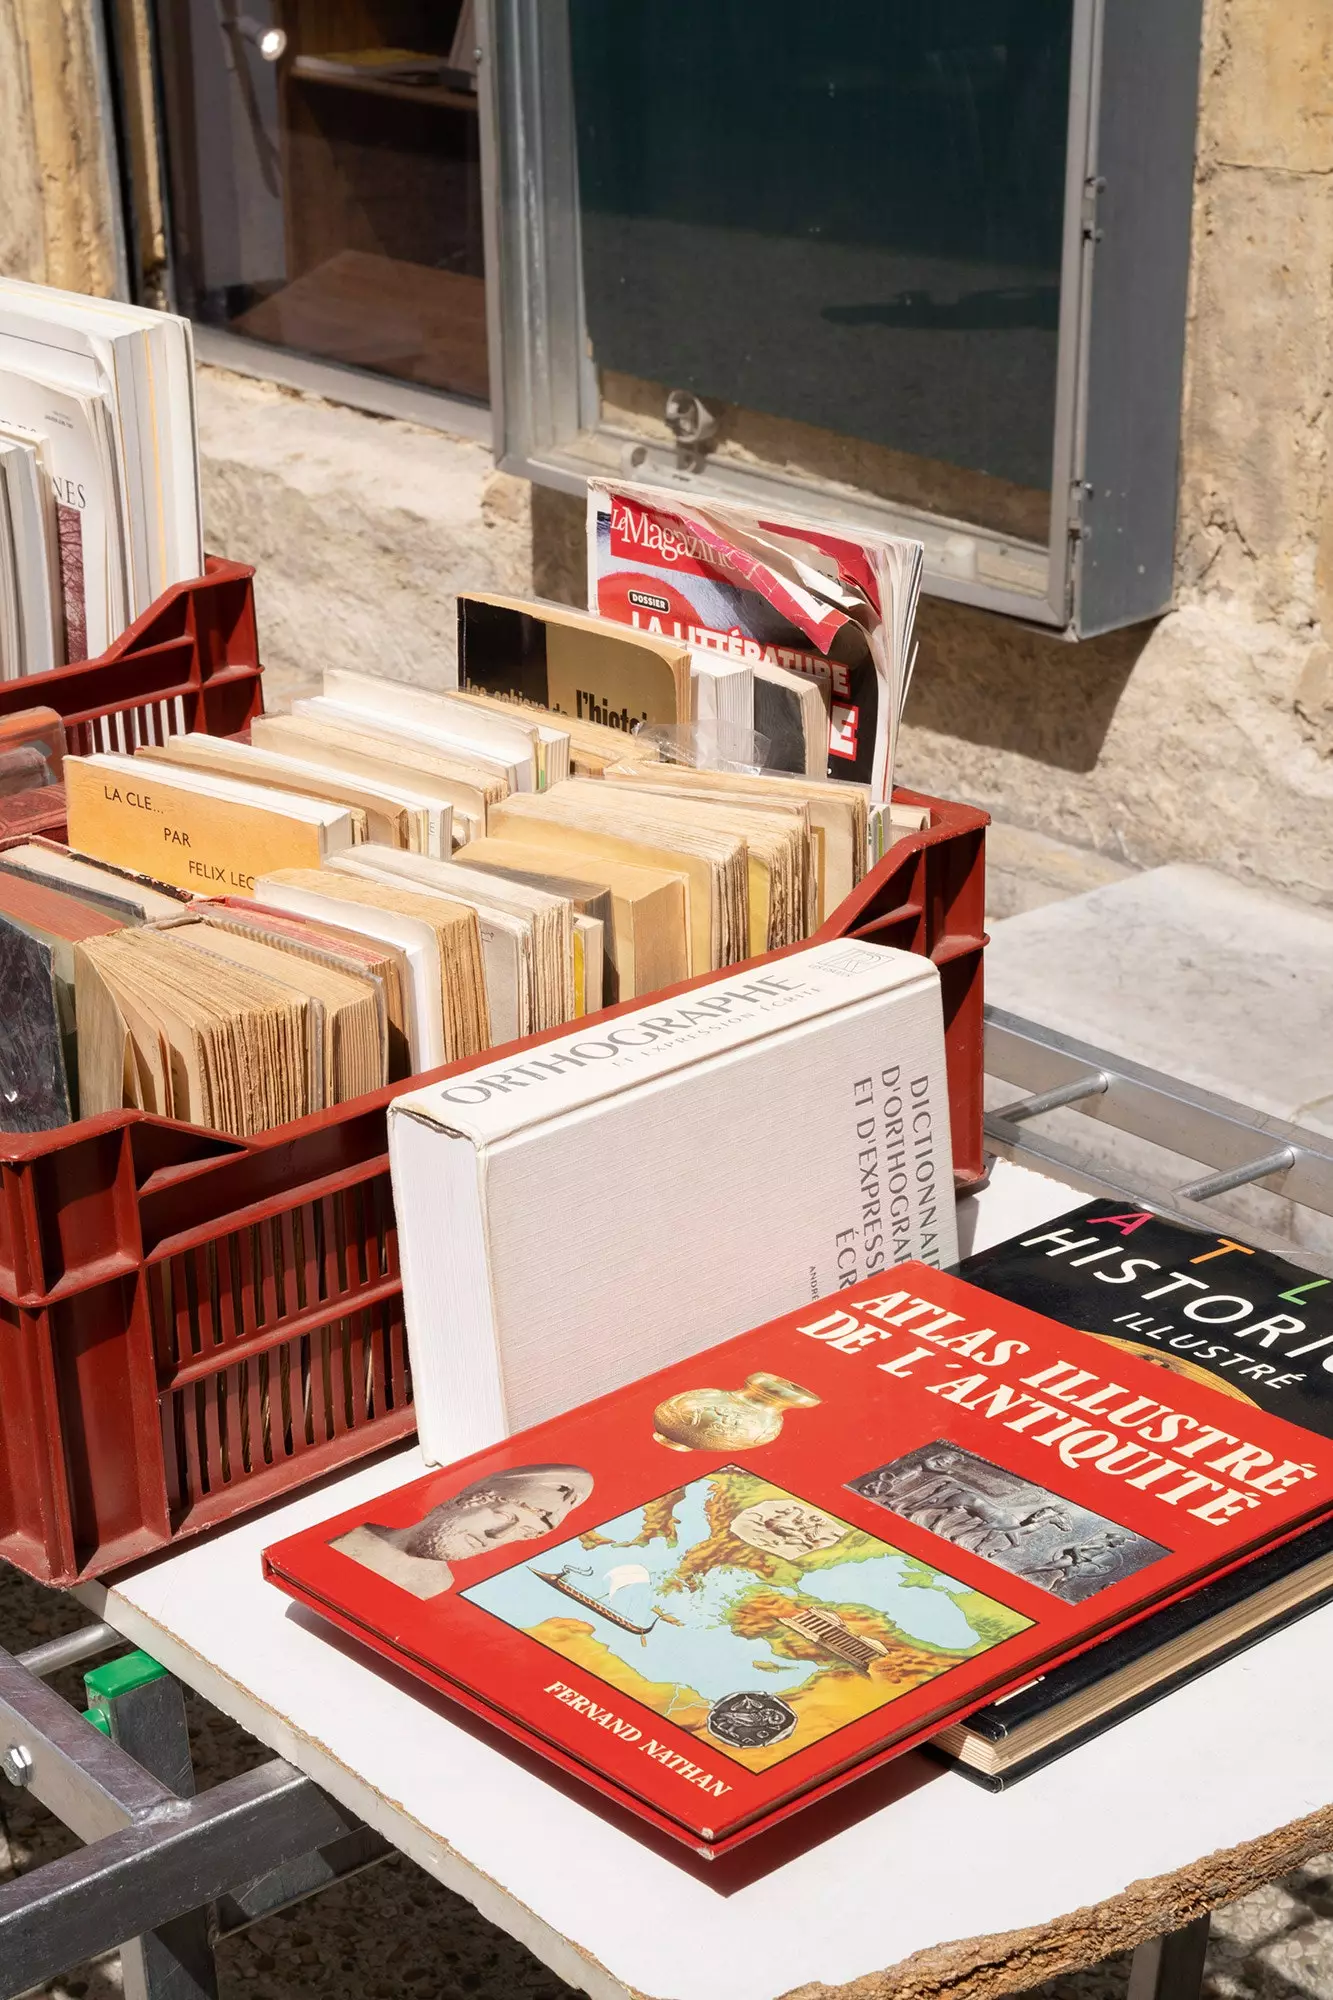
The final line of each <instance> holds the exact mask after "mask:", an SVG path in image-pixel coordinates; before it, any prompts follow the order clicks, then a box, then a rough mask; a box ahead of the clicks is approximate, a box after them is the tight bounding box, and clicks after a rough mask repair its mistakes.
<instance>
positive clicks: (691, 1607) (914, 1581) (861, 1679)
mask: <svg viewBox="0 0 1333 2000" xmlns="http://www.w3.org/2000/svg"><path fill="white" fill-rule="evenodd" d="M462 1595H463V1596H464V1597H465V1598H466V1599H467V1600H468V1601H469V1602H470V1603H472V1604H476V1605H480V1606H481V1607H482V1608H483V1609H484V1610H486V1611H489V1612H490V1613H492V1615H493V1616H495V1617H496V1618H500V1619H502V1620H503V1621H504V1623H505V1624H507V1625H511V1626H513V1627H515V1628H516V1629H517V1630H519V1631H521V1632H525V1633H527V1635H528V1636H529V1637H530V1638H532V1639H535V1640H537V1641H538V1642H539V1643H540V1644H541V1645H543V1646H546V1647H549V1648H550V1650H551V1651H552V1652H553V1653H559V1654H560V1656H561V1657H562V1658H563V1659H565V1660H568V1661H570V1662H571V1663H572V1664H573V1665H575V1666H579V1667H582V1668H583V1669H584V1670H585V1671H586V1672H588V1673H591V1674H595V1675H596V1676H597V1678H598V1679H599V1680H601V1681H603V1682H605V1683H607V1684H608V1685H609V1686H611V1687H613V1688H616V1689H618V1690H619V1691H620V1692H621V1693H623V1694H625V1695H630V1696H632V1697H633V1698H634V1700H636V1701H638V1702H641V1703H642V1704H643V1705H644V1707H646V1708H649V1709H652V1710H653V1711H654V1712H655V1713H656V1714H658V1715H661V1716H665V1717H667V1718H668V1719H669V1720H670V1721H671V1722H673V1723H674V1724H675V1725H676V1727H677V1728H679V1729H684V1730H688V1731H689V1732H691V1733H692V1734H694V1735H696V1736H697V1737H698V1738H699V1739H700V1745H701V1747H703V1746H704V1745H707V1746H709V1747H711V1748H713V1749H715V1750H718V1751H721V1752H722V1753H723V1754H724V1755H726V1756H728V1757H730V1758H733V1759H734V1760H735V1761H736V1762H737V1763H739V1764H743V1765H744V1766H745V1767H746V1768H747V1769H749V1770H751V1771H765V1770H768V1769H770V1768H771V1767H772V1766H773V1765H774V1764H777V1763H780V1762H781V1761H782V1760H783V1759H784V1758H786V1757H790V1756H793V1755H794V1754H795V1752H796V1751H798V1750H804V1749H806V1748H808V1747H809V1746H810V1745H811V1744H812V1743H818V1742H820V1741H821V1740H822V1739H823V1738H824V1737H826V1736H830V1735H832V1734H833V1733H834V1731H835V1730H838V1729H842V1728H845V1727H846V1725H847V1724H848V1723H850V1722H856V1721H858V1720H859V1719H860V1718H861V1717H862V1716H865V1715H869V1714H871V1713H872V1712H873V1711H874V1710H875V1709H878V1708H882V1707H884V1706H885V1705H886V1704H887V1703H889V1702H893V1701H896V1700H898V1699H899V1697H900V1696H902V1695H905V1694H907V1693H909V1692H910V1691H911V1689H913V1688H917V1687H920V1686H921V1685H922V1684H923V1682H926V1681H930V1680H933V1679H935V1678H936V1677H937V1676H938V1675H940V1674H943V1673H947V1672H948V1670H949V1668H950V1667H953V1666H956V1665H957V1664H958V1663H959V1661H962V1660H970V1659H973V1658H975V1657H976V1655H978V1654H979V1653H984V1652H987V1651H989V1649H990V1648H991V1647H992V1646H997V1645H999V1644H1000V1643H1001V1641H1003V1640H1005V1639H1009V1638H1012V1637H1013V1635H1014V1634H1015V1633H1017V1632H1022V1631H1024V1630H1025V1629H1026V1628H1027V1626H1028V1625H1029V1624H1030V1623H1031V1620H1030V1619H1028V1618H1025V1617H1023V1616H1022V1615H1021V1614H1020V1613H1019V1612H1016V1611H1012V1610H1010V1608H1009V1607H1008V1606H1007V1605H1004V1604H1001V1603H998V1602H997V1601H996V1600H995V1599H994V1598H991V1597H987V1596H984V1595H983V1594H982V1593H981V1592H979V1591H976V1590H972V1589H970V1588H969V1587H968V1586H967V1585H965V1584H961V1583H958V1582H956V1581H955V1580H954V1579H953V1578H952V1577H949V1576H946V1575H944V1574H943V1572H942V1571H940V1570H937V1569H934V1568H932V1567H931V1566H930V1565H929V1564H928V1563H924V1562H920V1561H918V1560H917V1559H916V1558H915V1557H912V1556H908V1555H905V1554H904V1553H903V1552H902V1550H901V1549H896V1548H894V1547H893V1546H892V1544H891V1543H889V1542H882V1541H880V1540H879V1539H878V1538H877V1537H876V1536H874V1535H870V1534H866V1533H865V1531H864V1530H863V1529H860V1528H854V1527H851V1526H849V1524H848V1523H847V1522H846V1521H843V1520H839V1519H838V1518H837V1516H836V1515H833V1514H831V1513H829V1512H828V1511H827V1509H825V1508H823V1507H817V1506H814V1505H812V1504H811V1503H810V1502H809V1501H806V1500H803V1499H801V1498H800V1497H799V1495H797V1494H794V1493H789V1492H787V1491H785V1490H784V1488H782V1487H780V1486H775V1485H773V1484H772V1482H771V1481H769V1480H766V1479H761V1478H759V1477H757V1475H756V1474H754V1473H752V1472H747V1471H745V1470H743V1469H742V1468H741V1467H739V1466H734V1465H733V1466H725V1467H723V1469H722V1470H721V1471H720V1472H713V1473H709V1474H708V1475H707V1476H706V1477H704V1478H701V1479H693V1480H691V1481H690V1482H689V1483H688V1485H685V1486H680V1487H677V1488H676V1489H675V1490H674V1491H673V1492H670V1493H665V1494H663V1495H662V1496H661V1497H660V1498H659V1499H655V1500H650V1501H649V1502H647V1503H646V1505H644V1506H642V1507H636V1508H633V1509H632V1510H631V1511H630V1512H629V1513H627V1514H622V1515H620V1516H619V1517H618V1518H617V1519H616V1520H613V1521H604V1522H602V1523H601V1524H600V1525H599V1526H598V1527H596V1528H593V1529H589V1530H587V1531H585V1532H584V1533H583V1534H582V1535H579V1536H576V1537H575V1538H574V1539H573V1540H571V1541H567V1542H562V1543H561V1544H560V1545H559V1546H558V1547H556V1548H554V1549H551V1550H548V1551H546V1552H545V1553H543V1554H541V1555H539V1556H529V1557H527V1558H525V1559H523V1560H520V1561H518V1562H516V1563H514V1564H513V1565H512V1566H511V1567H510V1568H509V1569H506V1570H501V1571H500V1572H499V1573H498V1574H497V1575H495V1576H492V1577H489V1578H487V1580H486V1581H485V1582H484V1583H480V1584H475V1585H473V1586H472V1587H471V1588H470V1589H468V1590H465V1591H464V1592H463V1593H462Z"/></svg>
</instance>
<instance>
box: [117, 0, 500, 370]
mask: <svg viewBox="0 0 1333 2000" xmlns="http://www.w3.org/2000/svg"><path fill="white" fill-rule="evenodd" d="M460 15H466V17H467V18H465V19H460ZM157 27H158V37H159V49H160V57H161V69H162V79H163V96H164V99H165V106H166V112H167V125H168V157H169V166H170V175H171V188H172V221H173V236H174V244H175V252H176V273H177V284H178V289H179V291H180V294H181V299H180V303H181V305H182V308H183V309H184V310H185V311H188V312H190V313H191V314H192V315H193V316H194V317H195V318H197V319H201V320H204V321H206V322H208V323H210V324H212V325H215V326H220V327H225V328H227V329H228V330H229V331H231V332H233V333H238V334H245V335H249V336H251V337H252V338H254V339H256V340H263V341H270V342H274V343H276V344H277V345H279V346H282V347H288V348H294V349H296V350H298V351H300V352H304V353H309V354H314V355H318V356H321V357H324V358H326V359H329V360H334V361H341V362H346V363H350V364H352V365H354V366H357V367H361V368H371V369H375V370H376V371H377V372H379V373H381V374H385V375H396V376H401V377H403V378H404V379H406V380H408V381H411V382H419V383H423V384H427V385H429V386H431V387H435V388H440V389H451V390H454V391H457V392H460V393H462V394H464V395H470V396H485V394H486V392H487V381H486V314H485V292H484V286H483V271H482V230H481V184H480V173H479V167H478V141H477V129H478V128H477V98H476V91H475V73H474V71H475V64H474V60H473V54H472V43H473V40H474V30H473V29H472V26H471V8H470V6H465V7H462V8H460V5H459V0H444V4H432V0H158V5H157Z"/></svg>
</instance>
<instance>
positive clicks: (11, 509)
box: [0, 423, 65, 679]
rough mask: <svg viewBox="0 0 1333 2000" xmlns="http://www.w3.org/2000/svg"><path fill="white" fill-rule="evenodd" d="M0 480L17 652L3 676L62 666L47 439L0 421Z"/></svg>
mask: <svg viewBox="0 0 1333 2000" xmlns="http://www.w3.org/2000/svg"><path fill="white" fill-rule="evenodd" d="M0 482H2V483H3V485H4V488H5V498H6V505H7V509H8V517H9V521H8V525H9V535H10V541H11V546H12V550H13V560H14V579H13V613H14V640H15V643H16V646H17V652H16V654H15V662H16V664H15V666H14V669H13V672H12V673H10V672H9V671H8V670H7V672H6V678H8V679H14V678H17V677H18V676H20V675H24V674H42V673H47V672H48V671H49V670H50V669H51V668H52V667H56V666H63V665H64V659H63V648H64V637H65V621H64V612H63V610H62V607H61V598H60V571H59V562H58V542H57V538H56V504H55V494H54V492H53V490H52V486H51V477H50V472H49V468H48V465H47V453H46V445H45V440H44V439H43V438H41V437H39V436H38V434H37V432H35V431H24V430H23V429H22V428H21V427H20V426H18V425H10V426H6V425H4V424H3V423H0Z"/></svg>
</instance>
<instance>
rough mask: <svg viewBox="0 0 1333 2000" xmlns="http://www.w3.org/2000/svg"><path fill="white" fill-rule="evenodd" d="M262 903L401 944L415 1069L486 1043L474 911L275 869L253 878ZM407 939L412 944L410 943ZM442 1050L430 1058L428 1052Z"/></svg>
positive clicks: (335, 877)
mask: <svg viewBox="0 0 1333 2000" xmlns="http://www.w3.org/2000/svg"><path fill="white" fill-rule="evenodd" d="M256 886H257V893H258V896H259V899H260V901H261V902H268V903H273V904H276V906H277V907H278V908H279V909H285V910H293V911H295V912H296V914H297V915H299V916H314V917H316V918H321V919H322V918H327V919H330V920H331V921H333V922H334V923H340V924H344V925H346V926H348V927H349V928H351V929H356V930H365V929H369V930H370V932H371V935H372V936H376V935H379V936H387V937H389V938H390V939H391V941H393V942H395V943H407V944H408V951H409V956H410V957H411V959H412V962H413V966H414V974H415V979H414V992H415V997H416V1006H417V1018H418V1023H419V1026H420V1029H421V1031H422V1034H421V1044H420V1052H418V1050H416V1049H414V1056H416V1058H417V1059H416V1062H415V1067H417V1068H418V1069H425V1068H430V1067H433V1066H434V1065H435V1064H436V1063H445V1062H457V1061H459V1060H460V1058H461V1057H463V1056H472V1055H477V1054H478V1053H479V1052H480V1051H481V1050H482V1049H484V1048H488V1047H489V1046H490V1043H491V1025H490V1017H489V1014H488V1011H487V1006H486V975H485V971H484V968H483V965H482V957H481V934H480V932H479V930H478V927H477V913H476V911H475V910H471V909H469V908H468V907H467V906H466V905H465V904H463V903H459V902H450V901H448V900H447V899H446V898H444V897H442V896H430V895H425V894H422V893H420V892H419V891H416V890H413V889H411V888H410V887H409V886H408V885H407V884H404V885H403V886H402V887H395V886H393V885H392V884H390V883H387V882H367V881H362V880H358V879H357V878H355V877H353V876H350V875H342V874H335V873H334V871H333V870H332V869H331V868H280V869H275V870H273V871H272V872H270V873H269V874H266V875H263V876H261V877H260V878H259V881H258V883H257V885H256ZM409 940H410V941H409ZM436 1047H438V1048H439V1050H440V1051H441V1053H440V1054H438V1055H436V1054H434V1053H433V1050H434V1049H435V1048H436Z"/></svg>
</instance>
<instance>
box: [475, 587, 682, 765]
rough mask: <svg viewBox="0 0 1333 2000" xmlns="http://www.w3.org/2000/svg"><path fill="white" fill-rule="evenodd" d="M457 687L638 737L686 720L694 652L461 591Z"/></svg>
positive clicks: (606, 623)
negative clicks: (644, 729) (643, 729)
mask: <svg viewBox="0 0 1333 2000" xmlns="http://www.w3.org/2000/svg"><path fill="white" fill-rule="evenodd" d="M458 678H459V684H460V686H462V687H464V688H474V689H476V690H478V691H479V692H480V693H482V694H493V695H506V696H510V697H512V698H513V699H514V700H515V701H519V702H528V703H532V704H535V706H536V707H538V708H543V709H552V710H554V711H555V713H556V714H558V715H569V716H573V717H574V718H575V719H576V720H577V721H579V722H598V723H601V724H602V725H603V727H605V728H608V729H618V730H621V731H622V732H624V733H625V734H626V735H629V734H631V733H632V732H633V731H634V730H636V729H638V728H639V727H640V726H641V725H642V724H644V723H665V724H668V725H674V724H676V723H678V722H687V721H688V720H689V700H690V656H689V649H688V648H687V647H686V646H684V645H681V644H679V643H675V644H668V643H667V642H666V641H665V640H662V639H657V638H650V637H648V636H647V635H646V634H645V635H644V636H642V637H640V636H639V635H637V634H635V633H631V632H626V631H624V630H623V629H622V628H620V627H618V626H617V625H615V624H613V623H612V622H611V620H609V619H603V618H595V617H591V616H589V615H588V613H586V612H580V611H570V610H569V609H568V608H567V607H565V606H563V605H559V604H536V603H527V602H524V601H523V600H522V599H515V598H505V597H494V596H490V595H485V596H482V595H478V594H476V593H474V592H468V593H466V594H460V596H459V599H458Z"/></svg>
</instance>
